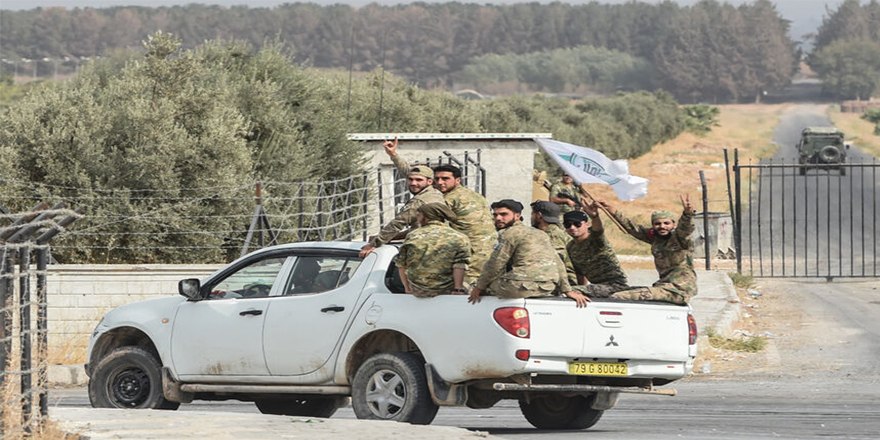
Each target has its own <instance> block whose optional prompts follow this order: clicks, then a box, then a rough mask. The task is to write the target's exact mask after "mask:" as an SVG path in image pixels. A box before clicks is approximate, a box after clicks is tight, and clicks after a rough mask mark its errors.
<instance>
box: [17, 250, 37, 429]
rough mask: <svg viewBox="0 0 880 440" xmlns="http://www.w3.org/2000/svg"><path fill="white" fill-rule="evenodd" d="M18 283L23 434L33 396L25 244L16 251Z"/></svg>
mask: <svg viewBox="0 0 880 440" xmlns="http://www.w3.org/2000/svg"><path fill="white" fill-rule="evenodd" d="M18 264H19V268H18V282H19V294H18V304H19V327H20V328H21V329H20V330H19V332H18V336H19V341H20V350H21V352H20V356H21V395H22V399H21V423H22V425H23V426H24V430H25V432H31V420H30V419H31V416H32V415H31V409H32V408H33V403H34V395H33V393H32V392H31V383H32V382H33V381H32V380H31V379H32V378H31V375H32V374H33V373H32V371H31V365H32V362H31V361H32V360H33V359H32V355H33V353H32V352H31V304H30V303H31V273H30V265H31V247H30V245H29V244H25V245H23V246H22V247H21V249H19V251H18Z"/></svg>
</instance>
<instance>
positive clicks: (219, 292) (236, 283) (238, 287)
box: [208, 257, 287, 299]
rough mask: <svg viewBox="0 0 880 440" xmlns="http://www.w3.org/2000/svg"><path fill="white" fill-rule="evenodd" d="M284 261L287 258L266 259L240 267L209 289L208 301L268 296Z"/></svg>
mask: <svg viewBox="0 0 880 440" xmlns="http://www.w3.org/2000/svg"><path fill="white" fill-rule="evenodd" d="M286 259H287V257H274V258H266V259H264V260H259V261H256V262H254V263H251V264H249V265H247V266H245V267H242V268H241V269H239V270H237V271H235V273H233V274H231V275H229V276H228V277H226V278H224V279H223V280H221V281H220V282H219V283H217V284H216V285H215V286H214V287H213V288H211V294H210V295H208V299H223V298H260V297H266V296H269V292H271V291H272V286H273V285H274V284H275V278H277V277H278V272H280V271H281V267H282V266H283V265H284V261H285V260H286Z"/></svg>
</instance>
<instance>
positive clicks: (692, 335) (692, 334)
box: [688, 315, 697, 345]
mask: <svg viewBox="0 0 880 440" xmlns="http://www.w3.org/2000/svg"><path fill="white" fill-rule="evenodd" d="M696 343H697V320H696V319H694V315H688V344H690V345H694V344H696Z"/></svg>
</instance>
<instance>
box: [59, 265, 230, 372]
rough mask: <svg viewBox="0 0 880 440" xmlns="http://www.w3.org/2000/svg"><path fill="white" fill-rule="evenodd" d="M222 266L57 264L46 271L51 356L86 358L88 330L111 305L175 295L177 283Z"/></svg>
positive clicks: (77, 359)
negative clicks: (84, 356)
mask: <svg viewBox="0 0 880 440" xmlns="http://www.w3.org/2000/svg"><path fill="white" fill-rule="evenodd" d="M220 267H221V266H220V265H186V266H183V265H181V266H174V265H138V266H133V265H56V266H51V267H49V270H48V275H47V291H48V297H47V302H48V309H47V313H48V316H47V318H48V321H49V322H48V327H49V356H50V359H53V360H55V361H56V362H58V361H60V362H63V361H64V359H65V358H69V359H71V360H72V361H79V362H82V361H84V359H79V358H81V357H82V356H83V355H84V354H85V351H84V350H85V348H86V345H87V344H88V338H89V334H90V333H91V332H92V330H94V329H95V326H96V325H97V324H98V321H99V320H100V319H101V317H102V316H104V314H105V313H107V312H109V311H110V310H112V309H114V308H116V307H119V306H121V305H124V304H128V303H132V302H136V301H142V300H145V299H150V298H159V297H165V296H170V295H177V282H178V281H180V280H182V279H184V278H204V277H205V276H207V275H209V274H211V273H213V272H214V271H216V270H217V269H219V268H220Z"/></svg>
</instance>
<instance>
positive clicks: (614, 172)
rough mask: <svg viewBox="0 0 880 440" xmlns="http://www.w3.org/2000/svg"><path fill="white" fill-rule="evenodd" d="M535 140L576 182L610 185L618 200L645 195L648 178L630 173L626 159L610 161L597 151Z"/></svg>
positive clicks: (552, 141)
mask: <svg viewBox="0 0 880 440" xmlns="http://www.w3.org/2000/svg"><path fill="white" fill-rule="evenodd" d="M535 141H536V142H537V143H538V145H540V146H541V148H543V149H544V151H546V152H547V154H549V155H550V157H552V158H553V160H554V161H556V163H557V164H558V165H559V166H560V167H561V168H562V170H563V171H565V172H566V174H568V175H569V176H571V177H572V178H573V179H574V181H575V182H576V183H577V184H578V185H580V184H582V183H604V184H606V185H611V188H612V189H614V193H615V194H617V198H619V199H620V200H627V201H630V200H635V199H640V198H642V197H645V196H646V195H648V179H644V178H641V177H638V176H631V175H630V174H629V164H627V163H626V161H625V160H622V159H621V160H611V159H609V158H608V157H607V156H605V155H604V154H602V153H600V152H598V151H596V150H592V149H589V148H585V147H579V146H577V145H572V144H566V143H565V142H559V141H554V140H551V139H535Z"/></svg>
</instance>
